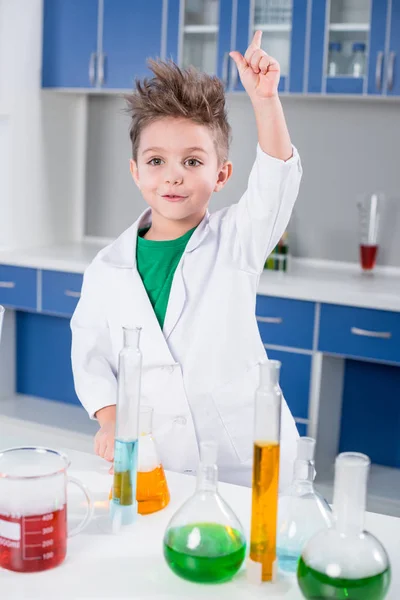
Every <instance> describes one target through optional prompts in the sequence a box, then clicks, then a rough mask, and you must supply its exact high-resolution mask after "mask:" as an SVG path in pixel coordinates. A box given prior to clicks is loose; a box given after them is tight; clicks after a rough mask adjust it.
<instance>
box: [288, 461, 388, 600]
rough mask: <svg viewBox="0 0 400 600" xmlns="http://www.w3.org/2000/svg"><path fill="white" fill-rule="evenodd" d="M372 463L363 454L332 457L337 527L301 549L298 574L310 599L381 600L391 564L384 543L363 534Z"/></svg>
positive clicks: (305, 594) (326, 531)
mask: <svg viewBox="0 0 400 600" xmlns="http://www.w3.org/2000/svg"><path fill="white" fill-rule="evenodd" d="M369 465H370V461H369V458H368V457H367V456H365V455H364V454H358V453H350V452H347V453H343V454H340V455H339V456H338V457H337V459H336V469H335V488H334V516H335V527H334V528H331V529H327V530H325V531H321V532H319V533H317V534H316V535H315V537H313V538H312V539H311V540H310V541H309V542H308V544H307V545H306V547H305V548H304V550H303V552H302V555H301V558H300V561H299V565H298V570H297V580H298V583H299V587H300V589H301V591H302V593H303V596H304V597H305V598H307V599H309V600H315V599H319V600H325V599H327V600H328V599H329V600H383V599H384V598H385V597H386V594H387V592H388V589H389V585H390V564H389V559H388V556H387V554H386V551H385V549H384V547H383V546H382V544H381V543H380V542H379V541H378V540H377V539H376V538H375V537H374V536H373V535H371V534H370V533H367V532H365V531H364V530H363V525H364V513H365V502H366V487H367V478H368V470H369Z"/></svg>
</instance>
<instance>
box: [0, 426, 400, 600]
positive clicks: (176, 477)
mask: <svg viewBox="0 0 400 600" xmlns="http://www.w3.org/2000/svg"><path fill="white" fill-rule="evenodd" d="M49 442H52V446H53V447H55V444H54V439H52V438H50V437H47V439H46V436H45V435H44V434H43V433H42V432H41V431H40V427H39V428H38V429H37V431H36V433H35V432H32V430H29V432H26V431H24V429H23V427H20V426H19V427H17V426H16V425H10V423H9V422H8V421H4V422H2V421H1V420H0V447H1V448H5V447H10V446H14V445H20V444H34V443H41V444H43V445H47V444H48V443H49ZM62 450H64V451H66V452H67V453H68V454H69V457H70V459H71V461H72V464H71V468H70V470H69V473H70V475H74V476H75V477H78V478H79V479H81V480H82V481H83V482H84V483H86V484H87V485H88V486H89V488H90V490H91V493H92V496H93V499H94V501H95V503H96V511H95V518H94V520H93V521H92V523H91V524H90V525H89V527H88V528H87V530H86V531H85V532H84V533H82V534H80V535H79V536H77V537H75V538H72V539H71V540H70V541H69V545H68V555H67V558H66V560H65V562H64V563H63V564H62V565H61V566H60V567H57V568H56V569H53V570H50V571H47V572H42V573H36V574H18V573H12V572H10V571H6V570H0V597H1V598H4V599H7V600H13V599H18V600H20V599H29V600H37V599H42V598H46V599H51V600H56V599H57V600H58V599H59V598H60V599H61V598H62V599H67V598H68V599H71V600H72V599H73V600H83V599H85V600H86V599H93V600H103V599H106V598H107V599H111V598H112V599H125V598H126V599H127V598H135V599H136V598H137V599H139V598H140V599H146V600H155V599H157V600H180V599H182V600H187V599H188V598H194V599H196V598H209V599H211V600H214V599H219V598H221V599H222V600H223V599H225V598H226V599H229V600H239V599H240V600H247V599H251V598H269V599H271V600H276V599H278V598H279V599H282V598H285V599H286V600H300V599H301V597H302V596H301V594H300V592H299V590H298V588H297V584H296V582H295V581H294V580H291V579H289V580H280V581H279V582H278V583H276V584H273V585H272V584H268V583H265V584H262V585H261V586H253V585H250V584H249V583H248V582H247V581H246V576H245V571H244V569H243V570H242V571H241V572H240V573H239V574H238V575H237V576H236V578H235V579H234V580H233V581H231V582H229V583H226V584H222V585H218V586H209V585H197V584H191V583H189V582H186V581H183V580H181V579H179V578H178V577H176V576H175V575H174V574H173V573H172V572H171V571H170V570H169V569H168V567H167V565H166V563H165V562H164V559H163V555H162V537H163V533H164V531H165V528H166V526H167V523H168V521H169V519H170V518H171V516H172V515H173V514H174V512H175V511H176V509H177V508H178V507H179V506H180V505H181V503H182V502H183V501H184V500H185V499H186V498H187V497H188V496H189V495H190V494H191V493H192V491H193V490H194V485H195V479H194V478H193V477H190V476H186V475H180V474H176V473H167V476H168V483H169V486H170V491H171V502H170V505H169V506H168V507H167V508H166V509H164V510H163V511H161V512H159V513H155V514H153V515H148V516H143V517H142V516H139V517H138V520H137V522H136V524H135V525H134V526H133V528H132V529H131V530H130V531H126V532H124V533H121V534H119V535H116V536H112V535H107V534H104V533H103V532H102V530H101V528H100V525H99V523H100V522H101V515H104V513H105V511H106V506H107V496H108V493H109V489H110V485H111V482H112V477H111V476H110V475H109V473H108V465H107V464H106V463H105V462H104V461H103V460H101V459H99V458H98V457H96V456H93V455H91V454H88V453H84V452H77V451H72V450H68V449H67V448H62ZM220 492H221V494H222V495H223V497H224V498H225V499H226V500H227V501H228V502H229V503H230V505H231V507H232V508H233V510H234V511H235V512H236V514H237V515H238V517H239V518H240V520H241V521H242V523H243V525H244V527H245V529H246V530H248V527H249V519H250V500H251V498H250V494H251V491H250V489H248V488H243V487H239V486H234V485H229V484H220ZM69 500H70V512H71V513H72V520H73V521H74V524H75V522H76V520H77V519H78V517H80V516H81V515H83V513H84V507H83V504H81V499H80V497H79V496H78V495H77V493H74V494H71V495H70V496H69ZM78 513H80V514H78ZM366 528H367V529H368V530H369V531H371V532H372V533H374V534H375V535H376V536H377V537H378V538H379V539H380V540H381V541H382V543H383V544H384V545H385V547H386V549H387V551H388V553H389V556H390V559H391V563H392V574H393V575H392V577H393V578H392V586H391V589H390V592H389V595H388V596H387V600H399V598H400V519H396V518H394V517H387V516H383V515H377V514H373V513H368V514H367V517H366Z"/></svg>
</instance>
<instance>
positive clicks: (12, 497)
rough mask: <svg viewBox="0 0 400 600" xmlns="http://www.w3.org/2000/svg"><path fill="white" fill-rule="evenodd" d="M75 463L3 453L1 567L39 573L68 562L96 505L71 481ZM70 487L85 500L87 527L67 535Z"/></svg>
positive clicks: (55, 455) (31, 453) (30, 450)
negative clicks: (70, 547)
mask: <svg viewBox="0 0 400 600" xmlns="http://www.w3.org/2000/svg"><path fill="white" fill-rule="evenodd" d="M69 465H70V461H69V459H68V457H67V456H65V455H64V454H60V453H59V452H56V451H55V450H51V449H49V448H40V447H26V448H24V447H20V448H9V449H7V450H2V451H1V452H0V567H3V569H9V570H10V571H19V572H34V571H44V570H46V569H52V568H53V567H56V566H58V565H59V564H60V563H62V561H63V560H64V558H65V555H66V551H67V537H71V536H73V535H77V534H78V533H80V532H81V531H82V530H83V529H84V528H85V527H86V525H87V524H88V523H89V521H90V519H91V517H92V514H93V504H92V501H91V498H90V495H89V492H88V490H87V489H86V487H85V486H84V485H83V484H82V483H81V482H80V481H79V480H77V479H75V478H74V477H67V469H68V467H69ZM67 483H74V484H75V485H77V486H78V487H79V488H80V489H81V490H82V491H83V493H84V494H85V496H86V500H87V504H88V508H87V512H86V516H85V517H84V519H83V521H82V523H80V524H79V525H78V526H77V527H76V528H75V529H73V530H72V531H69V532H68V533H67Z"/></svg>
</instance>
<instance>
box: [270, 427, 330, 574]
mask: <svg viewBox="0 0 400 600" xmlns="http://www.w3.org/2000/svg"><path fill="white" fill-rule="evenodd" d="M314 451H315V440H314V439H313V438H310V437H301V438H300V439H299V440H298V442H297V458H296V461H295V463H294V468H293V481H292V483H291V485H290V486H289V488H288V489H286V490H284V492H283V493H282V494H281V495H280V497H279V509H278V535H277V547H278V550H277V551H278V561H279V569H280V570H281V571H283V572H284V573H291V574H295V573H296V570H297V563H298V561H299V558H300V555H301V551H302V550H303V548H304V546H305V544H306V543H307V542H308V540H310V539H311V538H312V537H313V535H315V534H316V533H317V532H318V531H321V529H326V528H327V527H331V526H332V524H333V515H332V510H331V507H330V506H329V504H328V502H327V501H326V500H325V498H323V497H322V496H321V495H320V494H319V493H318V492H317V491H316V490H315V489H314V483H313V482H314V478H315V467H314Z"/></svg>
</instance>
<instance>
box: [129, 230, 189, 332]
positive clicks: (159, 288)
mask: <svg viewBox="0 0 400 600" xmlns="http://www.w3.org/2000/svg"><path fill="white" fill-rule="evenodd" d="M195 229H196V227H194V228H193V229H191V230H190V231H188V232H187V233H185V235H182V237H179V238H177V239H176V240H168V241H165V242H164V241H161V242H156V241H154V240H146V239H145V238H144V237H143V236H144V235H145V233H146V231H148V230H149V227H147V228H145V229H140V230H139V234H138V237H137V245H136V265H137V270H138V271H139V275H140V277H141V278H142V281H143V285H144V287H145V289H146V292H147V295H148V297H149V299H150V302H151V305H152V307H153V309H154V312H155V313H156V317H157V319H158V322H159V324H160V327H161V329H162V328H163V325H164V320H165V314H166V312H167V306H168V299H169V294H170V291H171V286H172V280H173V278H174V274H175V271H176V267H177V266H178V264H179V261H180V260H181V256H182V254H183V253H184V251H185V248H186V245H187V243H188V241H189V240H190V238H191V237H192V234H193V232H194V230H195Z"/></svg>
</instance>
